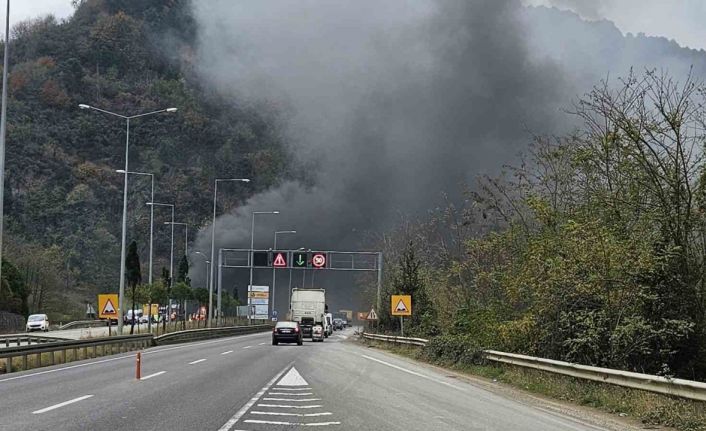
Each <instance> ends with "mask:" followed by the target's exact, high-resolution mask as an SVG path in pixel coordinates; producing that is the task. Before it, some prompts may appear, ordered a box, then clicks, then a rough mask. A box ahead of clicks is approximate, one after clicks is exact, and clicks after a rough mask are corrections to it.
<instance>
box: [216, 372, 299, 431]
mask: <svg viewBox="0 0 706 431" xmlns="http://www.w3.org/2000/svg"><path fill="white" fill-rule="evenodd" d="M291 366H292V364H289V365H287V366H286V367H285V368H284V369H283V370H282V371H280V372H279V373H277V375H276V376H274V377H273V378H272V380H270V381H269V382H267V384H266V385H265V387H264V388H262V389H260V392H258V393H256V394H255V396H254V397H252V398H251V399H250V401H248V402H247V403H245V405H244V406H243V407H241V408H240V410H238V411H237V412H236V413H235V414H234V415H233V417H232V418H230V419H228V422H226V423H225V424H223V426H222V427H220V428H219V429H218V431H229V430H230V429H231V428H233V425H235V424H236V423H237V422H238V421H239V420H240V418H241V417H243V415H244V414H245V413H247V411H248V410H250V408H251V407H252V406H253V405H254V404H255V403H256V402H257V401H258V400H259V399H260V397H261V396H263V395H265V392H267V391H268V390H269V389H270V387H271V386H272V385H274V384H275V382H276V381H277V379H279V378H280V377H282V374H284V372H285V371H287V369H288V368H289V367H291Z"/></svg>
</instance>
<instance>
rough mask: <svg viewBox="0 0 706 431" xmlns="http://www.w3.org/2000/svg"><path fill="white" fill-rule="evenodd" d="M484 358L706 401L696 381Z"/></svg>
mask: <svg viewBox="0 0 706 431" xmlns="http://www.w3.org/2000/svg"><path fill="white" fill-rule="evenodd" d="M362 337H363V338H365V339H368V340H377V341H386V342H391V343H398V344H412V345H415V346H425V345H426V344H427V343H428V342H429V340H426V339H423V338H405V337H396V336H390V335H381V334H370V333H367V332H365V333H363V334H362ZM483 358H484V359H485V360H487V361H493V362H500V363H504V364H509V365H513V366H517V367H522V368H532V369H535V370H541V371H545V372H549V373H554V374H561V375H565V376H571V377H576V378H579V379H585V380H591V381H596V382H601V383H607V384H611V385H616V386H623V387H627V388H633V389H641V390H643V391H648V392H655V393H659V394H664V395H671V396H676V397H682V398H687V399H690V400H697V401H706V383H703V382H697V381H693V380H684V379H670V378H667V377H663V376H653V375H650V374H641V373H633V372H630V371H622V370H614V369H611V368H601V367H592V366H589V365H580V364H572V363H570V362H564V361H556V360H553V359H544V358H536V357H533V356H526V355H519V354H516V353H506V352H498V351H496V350H484V351H483Z"/></svg>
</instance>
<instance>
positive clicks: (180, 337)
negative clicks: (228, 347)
mask: <svg viewBox="0 0 706 431" xmlns="http://www.w3.org/2000/svg"><path fill="white" fill-rule="evenodd" d="M271 329H272V325H250V326H227V327H225V328H204V329H188V330H186V331H178V332H172V333H169V334H164V335H160V336H158V337H154V344H156V345H162V344H174V343H182V342H185V341H195V340H207V339H209V338H219V337H229V336H231V335H245V334H254V333H256V332H265V331H269V330H271Z"/></svg>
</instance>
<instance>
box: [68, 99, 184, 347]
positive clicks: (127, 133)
mask: <svg viewBox="0 0 706 431" xmlns="http://www.w3.org/2000/svg"><path fill="white" fill-rule="evenodd" d="M78 107H79V108H81V109H92V110H94V111H98V112H102V113H104V114H108V115H112V116H114V117H119V118H122V119H124V120H125V169H124V171H125V180H124V182H123V223H122V230H123V231H122V235H121V244H120V288H119V291H118V334H122V333H123V332H122V331H123V319H122V314H123V299H124V296H125V254H126V247H125V245H126V244H125V243H126V240H127V178H128V173H129V172H130V169H129V168H128V167H129V149H130V120H131V119H133V118H139V117H145V116H148V115H153V114H159V113H162V112H170V113H171V112H176V111H177V108H167V109H160V110H158V111H152V112H146V113H144V114H138V115H130V116H127V115H121V114H116V113H115V112H110V111H107V110H105V109H100V108H96V107H95V106H90V105H86V104H83V103H82V104H80V105H78Z"/></svg>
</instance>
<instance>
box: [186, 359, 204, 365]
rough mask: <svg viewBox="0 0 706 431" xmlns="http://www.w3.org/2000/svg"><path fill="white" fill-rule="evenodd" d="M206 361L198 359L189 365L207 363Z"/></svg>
mask: <svg viewBox="0 0 706 431" xmlns="http://www.w3.org/2000/svg"><path fill="white" fill-rule="evenodd" d="M205 360H206V359H197V360H195V361H191V362H189V365H194V364H198V363H199V362H203V361H205Z"/></svg>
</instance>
